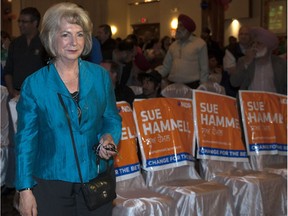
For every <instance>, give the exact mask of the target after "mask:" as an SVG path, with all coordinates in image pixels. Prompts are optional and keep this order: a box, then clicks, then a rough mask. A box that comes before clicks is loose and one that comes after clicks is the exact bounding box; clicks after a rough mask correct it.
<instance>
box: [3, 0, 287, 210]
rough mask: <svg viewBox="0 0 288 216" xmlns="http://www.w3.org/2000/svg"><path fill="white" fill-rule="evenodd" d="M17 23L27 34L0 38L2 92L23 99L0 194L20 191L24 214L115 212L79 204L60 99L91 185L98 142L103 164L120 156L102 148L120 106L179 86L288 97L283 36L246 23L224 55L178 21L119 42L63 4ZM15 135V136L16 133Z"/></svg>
mask: <svg viewBox="0 0 288 216" xmlns="http://www.w3.org/2000/svg"><path fill="white" fill-rule="evenodd" d="M18 25H19V29H20V33H21V35H20V36H19V37H17V38H15V39H13V40H12V39H11V37H10V36H9V35H8V34H7V33H5V32H1V47H2V48H1V85H2V86H5V87H6V91H8V94H9V96H8V101H9V100H10V99H12V98H15V97H19V96H20V98H19V102H18V104H17V112H18V128H17V132H16V136H15V137H16V139H15V143H14V139H13V138H10V139H9V142H10V143H9V157H8V159H7V158H6V159H5V160H8V161H4V162H5V163H7V164H8V166H6V167H5V170H4V171H3V170H1V176H2V173H3V172H4V173H5V176H6V177H5V179H3V178H2V180H1V181H2V182H1V189H2V192H4V191H7V190H9V188H16V190H17V191H19V193H20V198H21V199H20V212H21V215H32V214H33V215H36V213H37V212H38V214H40V215H58V214H60V213H61V214H63V212H64V214H65V215H74V214H73V213H71V212H75V209H74V208H76V206H77V212H79V214H80V213H83V214H84V215H93V214H95V213H97V214H98V213H99V214H100V215H105V214H106V213H107V212H108V213H109V214H111V209H112V208H111V205H112V203H109V204H107V205H105V206H103V208H101V209H98V210H96V211H94V212H91V211H89V210H88V209H87V208H86V207H85V205H83V197H82V196H81V193H79V190H80V184H79V178H78V177H79V176H78V173H77V172H75V171H73V170H76V169H75V168H74V167H76V164H75V158H74V156H73V155H74V154H73V151H72V150H71V149H72V148H71V147H72V146H71V140H70V139H71V138H70V135H69V128H68V125H67V122H66V117H65V113H64V112H63V108H62V107H61V105H60V103H59V101H58V97H61V98H63V101H64V104H66V106H67V109H68V113H69V115H70V118H71V121H72V130H73V133H74V136H75V140H77V141H78V142H79V143H78V145H79V152H78V154H79V155H78V157H79V158H81V161H80V162H81V163H80V167H81V169H82V171H83V174H82V175H83V179H84V180H85V181H89V180H90V179H92V178H94V177H95V175H94V174H91V173H94V171H95V173H97V172H96V165H95V164H94V163H93V161H95V157H96V156H95V155H94V154H93V152H92V151H90V149H92V147H93V145H95V144H96V143H99V146H100V147H99V148H100V153H99V157H100V158H102V159H110V158H113V155H115V152H113V151H110V150H107V149H106V148H105V146H107V145H117V144H118V142H119V139H120V135H121V118H120V116H119V114H118V112H117V108H116V101H123V100H124V101H127V102H128V103H129V104H130V105H131V106H133V101H134V100H135V99H136V98H141V99H147V98H155V97H162V95H161V91H162V90H163V89H165V88H166V87H167V86H169V85H171V84H178V83H179V84H183V85H185V86H186V87H188V88H190V89H203V88H205V86H206V87H207V88H206V89H209V88H208V86H215V85H214V84H217V85H216V86H218V87H219V88H215V90H213V91H215V92H218V93H221V94H226V95H229V96H232V97H237V93H238V91H239V90H256V91H269V92H276V93H280V94H285V95H286V94H287V60H286V59H285V58H283V55H282V56H281V57H280V56H278V55H277V54H279V53H277V54H276V53H275V50H276V49H277V47H278V44H279V42H278V38H277V36H276V35H275V34H274V33H272V32H271V31H269V30H267V29H264V28H262V27H248V26H242V27H241V28H240V29H239V34H238V38H236V37H233V36H231V37H230V38H229V45H227V46H226V47H225V48H222V47H220V46H219V43H218V42H217V41H214V40H213V39H212V37H211V36H212V33H211V31H210V29H209V28H207V27H205V28H203V31H202V34H201V36H200V37H198V36H197V35H195V33H194V32H195V29H196V24H195V22H194V21H193V19H192V18H191V17H189V16H187V15H185V14H180V15H179V16H178V27H177V30H176V35H175V38H172V37H170V36H164V37H162V38H150V40H147V41H142V42H140V41H141V39H142V38H141V37H139V36H138V35H135V34H129V35H127V37H126V38H123V39H121V38H117V39H114V38H113V35H112V31H111V27H110V26H109V25H108V24H103V25H100V26H98V29H97V34H96V35H92V26H93V25H92V23H91V20H90V18H89V15H88V14H87V13H86V11H85V10H84V9H83V8H82V7H80V6H78V5H76V4H72V3H67V2H66V3H60V4H57V5H55V6H52V7H51V8H49V9H48V10H47V11H46V13H45V14H44V16H43V19H42V23H41V15H40V13H39V11H38V10H37V9H36V8H34V7H28V8H24V9H22V10H21V12H20V15H19V18H18ZM40 27H41V28H40ZM285 52H286V50H285ZM280 54H283V53H280ZM107 71H108V72H109V73H107ZM219 89H220V90H219ZM1 90H2V89H1ZM3 91H4V90H3ZM57 94H58V96H57ZM59 95H60V96H59ZM91 131H93V133H91ZM9 133H10V137H13V136H14V133H15V131H13V128H12V126H10V129H9ZM11 134H12V135H11ZM14 148H15V149H14ZM80 149H81V150H80ZM1 151H2V137H1ZM14 152H15V154H14ZM1 155H2V154H1ZM1 160H2V158H1ZM15 161H16V163H15ZM63 161H64V163H62V162H63ZM47 164H49V166H47ZM72 167H73V168H72ZM104 169H105V168H104V165H103V164H101V168H100V170H101V171H103V170H104ZM91 170H93V172H91ZM15 175H16V176H15ZM96 175H97V174H96ZM36 184H37V187H35V185H36ZM60 188H61V190H60ZM59 191H61V192H59ZM73 203H77V205H74V204H73ZM104 213H105V214H104ZM109 214H108V215H109Z"/></svg>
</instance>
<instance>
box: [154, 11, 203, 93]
mask: <svg viewBox="0 0 288 216" xmlns="http://www.w3.org/2000/svg"><path fill="white" fill-rule="evenodd" d="M195 29H196V25H195V23H194V21H193V20H192V19H191V18H190V17H189V16H186V15H184V14H181V15H179V17H178V27H177V30H176V36H175V39H176V41H175V42H173V43H172V44H171V45H170V47H169V49H168V52H167V54H166V56H165V58H164V61H163V67H161V69H159V73H160V74H161V75H162V77H164V78H166V77H167V79H168V81H169V82H171V83H183V84H186V85H188V86H189V87H191V88H193V89H195V88H197V87H198V86H199V84H200V83H203V82H206V81H207V78H208V55H207V46H206V43H205V41H204V40H202V39H201V38H198V37H196V36H194V35H193V32H194V31H195Z"/></svg>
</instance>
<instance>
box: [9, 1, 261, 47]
mask: <svg viewBox="0 0 288 216" xmlns="http://www.w3.org/2000/svg"><path fill="white" fill-rule="evenodd" d="M72 1H73V0H72ZM242 1H243V0H233V1H232V3H231V4H235V5H237V6H236V9H235V7H232V6H231V7H229V9H228V11H227V13H228V14H229V17H231V14H237V13H238V11H241V10H242V11H243V10H245V11H246V6H245V5H246V3H245V4H239V2H242ZM244 1H245V2H246V1H247V0H244ZM57 2H61V0H45V1H40V0H19V1H12V11H13V12H14V13H15V14H17V15H18V14H19V11H20V9H21V8H24V7H27V6H35V7H37V8H38V9H39V11H40V13H41V14H42V16H43V14H44V13H45V11H46V10H47V8H48V7H49V6H51V5H52V4H55V3H57ZM73 2H75V3H78V4H80V5H82V6H83V7H84V8H86V9H87V10H88V12H89V14H90V17H91V20H92V21H93V23H94V33H96V30H97V26H99V25H100V24H103V23H108V24H110V25H115V26H117V28H118V32H117V33H116V35H114V37H121V38H124V37H126V35H127V34H130V33H132V28H131V25H132V24H140V19H141V18H142V17H145V18H147V23H160V36H161V37H162V36H164V35H170V23H171V21H172V19H173V18H174V17H177V16H178V15H179V14H180V13H184V14H187V15H189V16H191V17H192V18H193V19H194V21H195V23H196V25H197V28H196V31H195V34H196V35H198V36H199V35H200V33H201V8H200V3H201V0H161V1H160V2H159V3H150V4H145V5H139V6H131V5H128V3H129V2H131V0H85V1H83V0H74V1H73ZM251 2H252V6H253V10H252V17H251V18H239V22H240V26H241V25H251V26H259V25H260V23H261V0H251ZM241 5H242V6H243V8H239V7H241ZM230 10H232V11H230ZM233 10H236V11H237V13H236V12H235V13H234V11H233ZM238 14H239V13H238ZM240 14H241V13H240ZM230 24H231V19H227V20H225V21H224V26H225V27H224V31H225V41H224V44H227V38H228V37H229V36H230V35H235V36H237V34H235V32H233V31H232V29H231V26H230ZM234 31H235V30H234ZM12 35H13V36H17V35H19V30H18V26H17V19H16V20H14V21H13V26H12Z"/></svg>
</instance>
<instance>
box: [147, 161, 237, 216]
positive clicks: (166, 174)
mask: <svg viewBox="0 0 288 216" xmlns="http://www.w3.org/2000/svg"><path fill="white" fill-rule="evenodd" d="M144 176H145V180H146V185H147V186H148V187H149V188H151V190H153V191H156V192H159V193H161V194H168V195H169V196H171V197H173V198H174V200H175V201H176V204H177V208H178V212H179V214H180V215H199V216H200V215H227V216H228V215H235V213H234V209H233V204H232V198H231V196H230V192H229V189H228V188H227V187H226V186H225V185H223V184H220V183H217V182H213V181H206V180H203V179H201V178H200V176H199V175H198V173H197V172H196V170H195V168H194V165H193V164H192V165H185V166H180V167H174V168H168V169H163V170H159V171H146V172H145V174H144Z"/></svg>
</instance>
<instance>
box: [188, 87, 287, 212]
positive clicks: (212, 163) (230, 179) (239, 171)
mask: <svg viewBox="0 0 288 216" xmlns="http://www.w3.org/2000/svg"><path fill="white" fill-rule="evenodd" d="M193 103H194V108H195V109H193V112H194V116H197V119H194V121H195V128H196V129H195V130H196V131H198V133H197V141H198V142H197V144H198V151H197V158H198V159H199V160H200V176H201V177H202V178H204V179H206V180H207V181H215V182H218V183H220V184H224V185H226V186H228V187H229V189H230V193H231V195H232V199H233V205H234V209H235V213H236V215H240V216H244V215H245V216H246V215H249V216H258V215H279V216H280V215H286V214H287V210H286V208H287V204H286V202H287V194H286V189H287V186H286V181H285V179H284V178H283V177H282V176H280V175H277V174H273V173H268V172H260V171H255V170H252V167H251V165H250V163H249V160H248V156H247V151H246V149H245V146H244V143H243V142H242V141H241V140H242V138H241V128H240V127H228V126H227V127H225V130H224V129H223V125H220V126H217V125H214V130H215V131H217V130H219V131H222V134H223V138H224V139H225V140H221V139H220V138H219V137H220V136H212V134H210V135H211V136H208V135H207V134H206V135H205V136H203V133H201V132H203V131H205V130H206V131H207V125H206V124H204V123H203V122H204V121H202V119H201V118H198V117H199V116H201V113H202V114H203V112H201V106H200V105H202V106H203V104H205V103H209V104H213V106H214V107H217V108H218V109H219V110H221V116H224V117H226V118H227V119H228V118H232V117H233V118H232V119H235V121H237V120H236V119H237V118H238V116H239V115H238V113H237V112H238V110H237V106H236V104H237V103H236V99H234V98H230V97H227V96H223V95H220V94H216V93H208V92H201V91H195V92H194V93H193ZM211 115H213V113H212V114H211ZM217 115H219V114H218V113H217ZM203 116H204V114H203ZM231 116H232V117H231ZM231 125H232V124H231ZM211 143H220V145H218V148H219V149H220V147H221V152H224V153H229V154H224V153H223V154H222V153H221V154H219V153H217V154H216V153H215V155H213V154H212V153H211V155H212V156H211V155H209V154H208V153H205V150H209V149H215V150H216V151H217V150H218V149H217V146H216V147H215V146H214V145H213V144H211ZM216 151H215V152H216ZM219 152H220V151H219ZM230 153H239V154H236V155H237V156H235V157H234V156H230V155H233V154H230ZM244 153H245V154H244ZM223 155H225V156H223ZM240 155H242V156H240Z"/></svg>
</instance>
